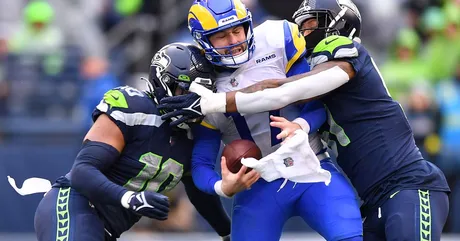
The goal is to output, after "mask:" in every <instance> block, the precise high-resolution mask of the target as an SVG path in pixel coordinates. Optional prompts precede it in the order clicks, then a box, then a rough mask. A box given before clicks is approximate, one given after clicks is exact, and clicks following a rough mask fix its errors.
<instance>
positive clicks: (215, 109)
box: [189, 82, 227, 115]
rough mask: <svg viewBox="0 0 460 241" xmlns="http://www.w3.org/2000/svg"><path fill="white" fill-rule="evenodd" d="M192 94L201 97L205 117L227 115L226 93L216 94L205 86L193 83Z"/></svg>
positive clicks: (191, 86) (202, 111)
mask: <svg viewBox="0 0 460 241" xmlns="http://www.w3.org/2000/svg"><path fill="white" fill-rule="evenodd" d="M189 90H190V91H191V92H194V93H196V94H198V95H199V96H201V100H200V107H201V113H202V114H203V115H206V114H209V113H225V111H226V106H227V96H226V94H225V93H214V92H212V91H211V90H210V89H208V88H206V87H204V86H203V85H200V84H197V83H195V82H192V84H191V85H190V89H189Z"/></svg>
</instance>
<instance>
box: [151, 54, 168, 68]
mask: <svg viewBox="0 0 460 241" xmlns="http://www.w3.org/2000/svg"><path fill="white" fill-rule="evenodd" d="M169 64H171V58H170V57H169V56H168V55H167V54H166V53H165V52H164V51H159V52H157V53H156V54H155V55H154V56H153V59H152V65H153V66H156V67H157V72H158V73H161V72H163V71H164V70H165V69H166V68H168V66H169Z"/></svg>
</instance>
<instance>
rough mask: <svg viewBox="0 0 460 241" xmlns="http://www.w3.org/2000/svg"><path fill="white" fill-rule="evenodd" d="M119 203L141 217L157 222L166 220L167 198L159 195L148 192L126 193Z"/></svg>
mask: <svg viewBox="0 0 460 241" xmlns="http://www.w3.org/2000/svg"><path fill="white" fill-rule="evenodd" d="M125 196H126V197H125ZM125 200H126V201H125ZM121 202H122V204H123V206H124V207H125V208H127V209H130V210H132V211H134V212H136V213H138V214H140V215H142V216H146V217H149V218H154V219H157V220H166V219H167V218H168V212H169V202H168V197H166V196H164V195H162V194H160V193H156V192H149V191H143V192H127V193H125V195H123V198H122V201H121ZM124 202H126V203H124Z"/></svg>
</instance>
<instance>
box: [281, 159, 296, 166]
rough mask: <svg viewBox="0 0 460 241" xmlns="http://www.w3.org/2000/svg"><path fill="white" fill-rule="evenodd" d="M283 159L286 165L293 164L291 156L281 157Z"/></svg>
mask: <svg viewBox="0 0 460 241" xmlns="http://www.w3.org/2000/svg"><path fill="white" fill-rule="evenodd" d="M283 161H284V165H285V166H286V167H292V166H294V160H293V159H292V158H291V157H286V158H284V159H283Z"/></svg>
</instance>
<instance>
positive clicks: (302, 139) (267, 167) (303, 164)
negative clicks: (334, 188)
mask: <svg viewBox="0 0 460 241" xmlns="http://www.w3.org/2000/svg"><path fill="white" fill-rule="evenodd" d="M294 133H295V135H294V136H293V137H292V138H291V139H289V140H288V141H286V143H285V144H284V145H282V146H281V147H280V148H279V149H278V150H276V151H275V152H273V153H271V154H270V155H268V156H266V157H264V158H262V159H260V160H256V159H254V158H242V159H241V163H242V164H243V165H245V166H247V167H250V168H253V169H255V170H256V171H257V172H259V173H260V176H261V177H262V178H263V179H265V180H266V181H267V182H271V181H273V180H276V179H279V178H286V179H288V180H290V181H293V182H299V183H314V182H324V183H325V184H326V185H329V183H330V182H331V173H330V172H329V171H327V170H324V169H322V168H321V164H320V162H319V160H318V158H317V157H316V155H315V153H314V152H313V150H312V149H311V147H310V144H309V142H308V134H307V133H305V132H304V131H302V130H297V131H295V132H294Z"/></svg>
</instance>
